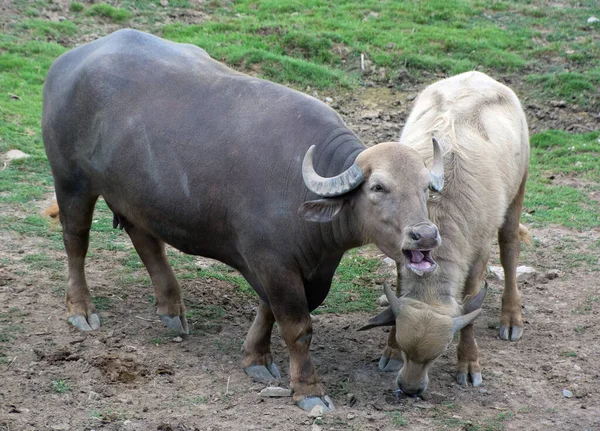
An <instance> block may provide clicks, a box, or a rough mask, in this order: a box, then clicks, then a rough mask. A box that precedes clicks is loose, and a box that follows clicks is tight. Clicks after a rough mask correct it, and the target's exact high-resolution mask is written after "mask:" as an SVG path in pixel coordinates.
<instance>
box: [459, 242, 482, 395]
mask: <svg viewBox="0 0 600 431" xmlns="http://www.w3.org/2000/svg"><path fill="white" fill-rule="evenodd" d="M489 258H490V252H489V250H482V251H480V253H479V258H478V260H477V261H476V262H475V264H474V265H473V266H472V267H471V269H470V271H469V275H468V276H467V280H466V282H465V287H464V291H463V297H464V298H466V297H473V296H474V295H476V294H477V293H478V292H479V286H480V284H481V279H482V277H483V273H484V271H485V267H486V265H487V262H488V260H489ZM463 302H465V301H463ZM456 353H457V356H458V372H457V374H456V380H457V382H458V383H459V384H460V385H461V386H464V387H466V386H467V383H468V380H469V379H470V380H471V383H472V384H473V386H479V385H481V383H482V378H481V366H480V365H479V351H478V348H477V342H476V341H475V328H474V327H473V324H472V323H471V324H470V325H467V326H465V327H464V328H463V329H461V331H460V339H459V342H458V348H457V350H456Z"/></svg>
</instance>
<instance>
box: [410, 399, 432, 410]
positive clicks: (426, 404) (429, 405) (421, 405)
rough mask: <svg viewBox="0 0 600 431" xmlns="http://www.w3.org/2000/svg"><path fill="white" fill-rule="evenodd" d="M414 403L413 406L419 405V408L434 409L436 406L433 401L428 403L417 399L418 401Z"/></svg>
mask: <svg viewBox="0 0 600 431" xmlns="http://www.w3.org/2000/svg"><path fill="white" fill-rule="evenodd" d="M412 405H413V407H417V408H419V409H424V410H429V409H432V408H434V407H435V406H434V405H433V404H431V403H427V402H419V401H417V402H416V403H413V404H412Z"/></svg>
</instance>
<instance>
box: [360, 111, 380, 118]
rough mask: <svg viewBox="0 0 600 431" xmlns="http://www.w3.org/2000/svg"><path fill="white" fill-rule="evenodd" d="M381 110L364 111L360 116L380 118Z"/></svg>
mask: <svg viewBox="0 0 600 431" xmlns="http://www.w3.org/2000/svg"><path fill="white" fill-rule="evenodd" d="M380 115H381V112H379V111H363V112H362V114H361V115H360V118H362V119H363V120H373V119H375V118H379V116H380Z"/></svg>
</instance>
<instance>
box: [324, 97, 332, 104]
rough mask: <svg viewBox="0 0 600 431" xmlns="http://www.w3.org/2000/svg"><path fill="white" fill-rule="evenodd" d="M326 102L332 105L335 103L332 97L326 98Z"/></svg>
mask: <svg viewBox="0 0 600 431" xmlns="http://www.w3.org/2000/svg"><path fill="white" fill-rule="evenodd" d="M325 102H327V103H331V102H333V99H332V98H331V97H326V98H325Z"/></svg>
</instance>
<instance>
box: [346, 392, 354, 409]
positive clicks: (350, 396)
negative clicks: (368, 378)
mask: <svg viewBox="0 0 600 431" xmlns="http://www.w3.org/2000/svg"><path fill="white" fill-rule="evenodd" d="M346 400H347V401H348V405H349V406H350V407H352V406H353V405H354V404H356V395H354V394H353V393H351V392H350V393H348V394H346Z"/></svg>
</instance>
